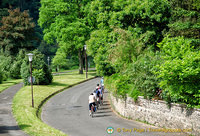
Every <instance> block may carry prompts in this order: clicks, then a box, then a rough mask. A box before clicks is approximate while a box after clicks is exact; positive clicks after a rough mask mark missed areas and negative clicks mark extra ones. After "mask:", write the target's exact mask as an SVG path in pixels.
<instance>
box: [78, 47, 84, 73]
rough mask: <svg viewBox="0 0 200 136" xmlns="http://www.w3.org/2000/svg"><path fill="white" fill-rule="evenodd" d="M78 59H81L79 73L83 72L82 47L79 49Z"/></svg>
mask: <svg viewBox="0 0 200 136" xmlns="http://www.w3.org/2000/svg"><path fill="white" fill-rule="evenodd" d="M78 59H79V74H83V53H82V51H81V49H78Z"/></svg>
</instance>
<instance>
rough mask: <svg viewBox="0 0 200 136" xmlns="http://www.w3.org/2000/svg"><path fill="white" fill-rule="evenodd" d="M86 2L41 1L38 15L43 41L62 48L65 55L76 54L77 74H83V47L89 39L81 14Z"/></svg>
mask: <svg viewBox="0 0 200 136" xmlns="http://www.w3.org/2000/svg"><path fill="white" fill-rule="evenodd" d="M88 1H89V0H83V1H79V0H72V1H63V0H57V1H51V0H42V1H41V8H40V15H39V25H40V26H41V27H42V28H43V29H44V31H43V32H44V40H46V41H47V42H48V43H55V42H57V43H58V45H59V46H64V48H65V49H66V50H65V53H66V54H68V53H72V52H73V53H76V52H78V57H79V73H83V53H84V50H83V46H84V44H85V41H86V40H87V39H88V37H89V27H88V26H87V25H86V21H85V19H84V12H83V8H84V5H86V4H87V2H88ZM66 56H67V55H66Z"/></svg>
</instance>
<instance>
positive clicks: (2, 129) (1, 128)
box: [0, 124, 31, 134]
mask: <svg viewBox="0 0 200 136" xmlns="http://www.w3.org/2000/svg"><path fill="white" fill-rule="evenodd" d="M27 127H31V126H30V125H26V124H22V125H19V126H0V134H5V133H9V132H8V131H9V130H20V128H21V129H24V128H27Z"/></svg>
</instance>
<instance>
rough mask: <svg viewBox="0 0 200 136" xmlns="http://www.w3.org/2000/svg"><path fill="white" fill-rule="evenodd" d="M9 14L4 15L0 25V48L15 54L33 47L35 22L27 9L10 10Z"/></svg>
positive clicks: (2, 50)
mask: <svg viewBox="0 0 200 136" xmlns="http://www.w3.org/2000/svg"><path fill="white" fill-rule="evenodd" d="M8 12H9V16H6V17H3V18H2V20H1V22H2V25H1V26H0V49H1V52H4V53H5V54H7V55H13V56H15V55H16V54H17V53H18V52H19V50H20V49H31V48H33V47H32V44H31V43H30V42H31V40H32V39H33V33H34V26H35V24H34V23H33V22H31V21H32V19H31V18H30V17H29V14H28V12H27V11H24V12H20V9H19V8H17V9H14V10H11V9H10V10H8Z"/></svg>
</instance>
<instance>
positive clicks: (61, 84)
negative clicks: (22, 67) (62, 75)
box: [48, 82, 68, 86]
mask: <svg viewBox="0 0 200 136" xmlns="http://www.w3.org/2000/svg"><path fill="white" fill-rule="evenodd" d="M48 86H68V84H63V83H59V82H53V83H51V84H50V85H48Z"/></svg>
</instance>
